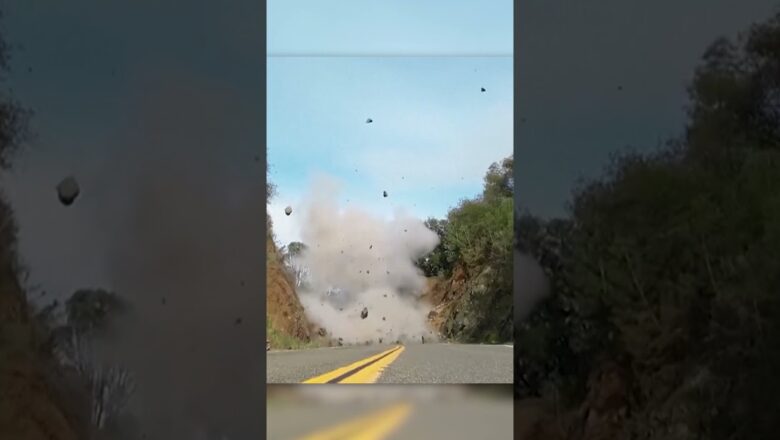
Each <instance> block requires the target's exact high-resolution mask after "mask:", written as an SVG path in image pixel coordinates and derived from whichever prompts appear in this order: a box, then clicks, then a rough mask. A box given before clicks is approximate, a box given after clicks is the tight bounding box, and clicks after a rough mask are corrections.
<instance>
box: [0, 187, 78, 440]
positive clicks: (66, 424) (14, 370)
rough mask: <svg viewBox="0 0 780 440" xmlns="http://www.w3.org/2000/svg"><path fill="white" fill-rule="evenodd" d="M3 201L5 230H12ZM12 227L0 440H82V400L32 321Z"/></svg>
mask: <svg viewBox="0 0 780 440" xmlns="http://www.w3.org/2000/svg"><path fill="white" fill-rule="evenodd" d="M11 216H12V214H11V211H10V209H9V208H8V206H7V205H6V204H5V203H4V202H3V201H2V200H0V224H2V225H13V221H12V218H11ZM12 230H13V228H12V227H6V228H4V230H2V231H0V438H2V439H15V440H39V439H40V440H76V439H80V438H83V435H80V429H79V427H82V428H83V425H82V424H80V423H79V421H78V420H77V418H78V415H77V412H78V410H77V408H78V407H79V406H80V405H79V404H78V399H77V396H76V395H73V396H71V395H69V394H70V393H69V392H68V390H65V389H64V384H65V383H67V381H66V380H64V379H63V377H62V371H59V370H58V368H57V365H56V364H55V362H54V360H53V359H52V358H51V356H50V355H49V354H48V353H46V352H45V351H44V350H43V349H42V345H43V344H41V341H42V339H43V338H44V337H45V335H43V334H42V332H41V330H40V329H39V328H37V327H36V325H35V321H34V319H33V318H32V317H31V316H30V312H31V311H30V309H29V307H28V306H27V303H26V298H25V295H24V292H23V290H22V288H21V286H20V284H19V281H18V277H17V276H18V271H17V270H16V264H15V246H14V243H15V240H14V234H13V232H12Z"/></svg>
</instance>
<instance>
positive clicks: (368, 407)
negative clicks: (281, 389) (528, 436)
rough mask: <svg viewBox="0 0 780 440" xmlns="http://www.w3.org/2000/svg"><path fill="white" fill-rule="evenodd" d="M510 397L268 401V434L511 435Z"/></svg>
mask: <svg viewBox="0 0 780 440" xmlns="http://www.w3.org/2000/svg"><path fill="white" fill-rule="evenodd" d="M512 415H513V411H512V401H511V400H508V399H507V400H505V401H501V400H494V401H491V400H486V399H474V398H464V399H462V400H461V401H459V402H414V401H403V400H399V401H397V402H387V403H365V404H362V405H361V406H360V407H359V408H356V407H355V405H352V404H339V403H332V404H328V405H322V404H317V403H306V402H298V403H295V404H274V402H270V401H269V404H268V412H267V417H268V418H267V421H268V425H267V434H268V438H270V439H276V440H315V439H316V440H324V439H334V440H335V439H339V440H352V439H354V440H358V439H379V438H381V439H384V440H418V439H419V440H428V439H448V440H461V439H463V440H465V439H468V440H473V439H491V440H492V439H495V440H501V439H507V440H510V439H511V438H512V425H513V422H512V420H513V419H512Z"/></svg>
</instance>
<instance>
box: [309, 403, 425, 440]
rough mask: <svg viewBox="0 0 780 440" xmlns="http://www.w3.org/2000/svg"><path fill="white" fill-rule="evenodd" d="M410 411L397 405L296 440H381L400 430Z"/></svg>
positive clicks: (408, 408)
mask: <svg viewBox="0 0 780 440" xmlns="http://www.w3.org/2000/svg"><path fill="white" fill-rule="evenodd" d="M411 411H412V405H410V404H408V403H399V404H396V405H393V406H390V407H387V408H383V409H381V410H379V411H377V412H374V413H371V414H369V415H367V416H363V417H359V418H356V419H352V420H350V421H347V422H344V423H341V424H338V425H335V426H331V427H329V428H325V429H323V430H320V431H317V432H314V433H312V434H309V435H307V436H305V437H300V438H299V439H298V440H382V439H384V438H386V437H387V436H388V435H390V434H392V433H393V432H394V431H396V430H397V429H398V428H400V427H401V424H402V423H403V422H404V421H405V420H406V419H407V418H408V417H409V414H411Z"/></svg>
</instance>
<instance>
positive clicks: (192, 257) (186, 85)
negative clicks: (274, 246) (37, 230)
mask: <svg viewBox="0 0 780 440" xmlns="http://www.w3.org/2000/svg"><path fill="white" fill-rule="evenodd" d="M185 78H186V76H183V75H176V76H171V77H169V78H167V80H165V79H155V80H153V81H150V82H149V83H148V84H146V87H145V88H144V90H146V91H147V93H145V94H144V95H143V96H142V97H139V100H140V101H139V102H136V103H134V107H135V108H136V109H137V113H135V114H133V118H132V121H131V126H130V127H129V128H130V129H129V130H128V132H127V134H126V136H125V137H124V138H122V142H123V144H122V147H121V148H118V149H117V152H116V154H115V155H114V156H113V157H112V158H111V159H110V160H109V161H108V162H109V163H107V164H106V167H105V173H106V174H105V175H103V176H102V178H101V179H100V181H102V182H104V185H103V186H102V187H101V188H94V192H96V193H99V194H96V195H95V197H100V198H101V199H100V201H101V204H100V209H99V210H98V211H97V212H96V215H97V216H99V219H100V224H101V225H103V226H102V227H104V228H106V229H107V230H108V231H109V232H110V233H108V234H106V235H107V236H109V237H111V238H110V239H109V240H108V242H107V243H104V245H105V247H106V252H105V254H106V258H105V259H106V263H107V265H108V268H109V274H108V277H109V278H110V280H111V286H110V287H111V288H112V290H114V291H116V292H117V293H118V294H119V295H120V296H122V297H124V298H126V299H127V300H128V302H129V304H130V307H131V313H130V314H129V315H128V316H126V317H123V318H121V319H120V320H119V321H118V322H117V323H116V332H115V334H114V336H113V337H112V339H111V340H108V341H103V342H104V344H102V350H101V352H102V354H103V355H104V356H105V357H106V358H107V359H108V360H109V361H111V362H114V363H118V364H120V365H122V366H124V367H126V368H128V369H129V370H130V371H131V373H132V374H133V375H134V377H135V381H136V391H135V393H134V395H132V396H131V399H130V402H129V407H128V413H127V414H126V416H125V417H124V418H123V420H121V424H120V429H119V431H120V432H121V433H122V436H118V438H149V439H151V438H204V439H217V438H219V439H222V438H228V439H241V438H262V437H263V432H264V428H263V426H262V417H261V416H258V413H257V412H258V411H259V410H260V408H262V402H263V399H264V397H265V395H264V392H263V388H262V385H263V381H264V377H263V374H262V369H261V367H262V364H263V357H262V353H263V351H261V350H262V346H263V344H262V341H261V339H262V331H263V330H262V329H263V316H262V298H263V297H262V289H263V279H262V272H261V268H262V262H263V256H264V248H263V245H262V244H263V233H264V228H263V225H264V213H263V209H264V205H263V183H262V172H263V170H262V168H259V167H257V166H256V165H254V162H250V163H251V164H252V166H253V167H255V168H256V169H249V168H245V167H246V165H245V164H246V163H247V161H246V160H245V158H244V157H243V156H248V157H251V155H252V154H254V152H253V151H251V150H247V151H245V152H243V153H242V152H240V151H239V150H240V149H238V148H222V147H223V145H224V144H225V143H226V139H227V140H229V137H230V136H235V135H236V133H237V132H238V131H239V130H242V129H247V128H245V127H241V126H238V125H236V124H237V123H236V121H235V120H231V119H230V118H223V119H219V118H212V117H211V115H213V114H220V113H224V114H230V113H231V110H235V108H236V107H237V106H239V105H240V99H239V98H240V97H239V96H237V95H232V94H230V93H228V92H227V91H226V90H223V89H221V88H220V87H219V86H214V85H213V84H210V83H208V82H203V81H202V80H191V81H187V80H186V79H185ZM203 109H208V111H203ZM233 113H236V112H235V111H234V112H233ZM258 138H260V137H259V136H258ZM260 147H261V146H260V145H258V146H257V148H260ZM237 164H242V165H241V166H237Z"/></svg>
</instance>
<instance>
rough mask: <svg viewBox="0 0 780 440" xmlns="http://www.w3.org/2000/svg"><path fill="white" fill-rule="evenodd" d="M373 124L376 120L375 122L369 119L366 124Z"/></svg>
mask: <svg viewBox="0 0 780 440" xmlns="http://www.w3.org/2000/svg"><path fill="white" fill-rule="evenodd" d="M372 122H374V120H373V119H371V118H368V119H366V124H370V123H372Z"/></svg>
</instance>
